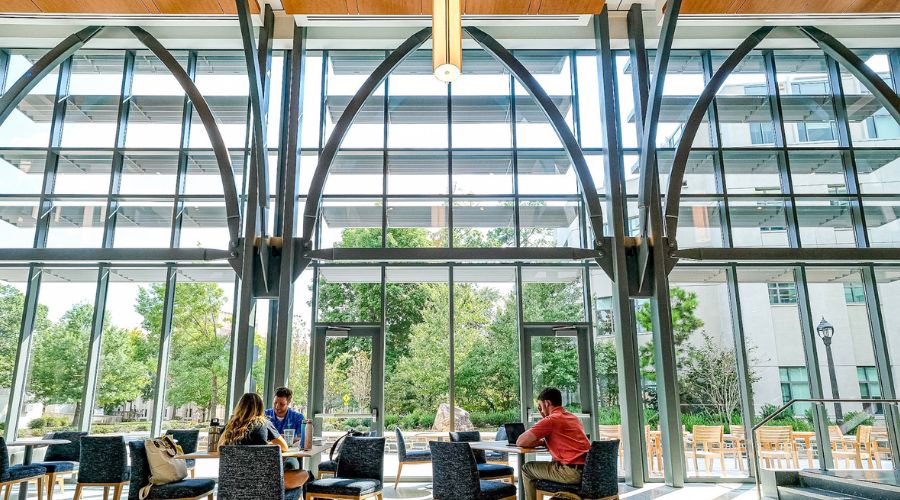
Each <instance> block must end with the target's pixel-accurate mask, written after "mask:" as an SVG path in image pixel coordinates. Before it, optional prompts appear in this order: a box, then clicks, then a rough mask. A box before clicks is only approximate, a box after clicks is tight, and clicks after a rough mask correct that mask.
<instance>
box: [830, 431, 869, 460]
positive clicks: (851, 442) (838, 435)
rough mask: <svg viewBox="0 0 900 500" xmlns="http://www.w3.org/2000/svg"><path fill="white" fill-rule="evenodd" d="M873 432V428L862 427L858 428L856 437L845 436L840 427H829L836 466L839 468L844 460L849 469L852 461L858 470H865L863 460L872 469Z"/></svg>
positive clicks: (832, 453) (832, 454)
mask: <svg viewBox="0 0 900 500" xmlns="http://www.w3.org/2000/svg"><path fill="white" fill-rule="evenodd" d="M871 432H872V426H870V425H860V426H858V427H857V428H856V435H855V436H845V435H844V433H843V432H842V431H841V428H840V426H837V425H830V426H828V437H829V438H830V439H831V456H832V458H834V465H835V467H838V464H839V460H840V459H844V466H845V468H847V469H850V468H852V467H851V466H850V460H853V465H855V466H856V468H857V469H862V468H863V460H865V461H866V463H867V464H868V466H869V468H870V469H871V468H872V465H873V464H872V454H871V453H869V438H870V435H871Z"/></svg>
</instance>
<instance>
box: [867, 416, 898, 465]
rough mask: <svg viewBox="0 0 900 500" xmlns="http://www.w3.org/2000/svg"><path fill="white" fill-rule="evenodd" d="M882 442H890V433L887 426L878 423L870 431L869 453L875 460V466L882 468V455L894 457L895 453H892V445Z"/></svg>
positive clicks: (888, 457)
mask: <svg viewBox="0 0 900 500" xmlns="http://www.w3.org/2000/svg"><path fill="white" fill-rule="evenodd" d="M882 443H888V433H887V427H885V426H883V425H877V426H874V427H872V430H871V431H870V432H869V445H868V446H869V450H868V451H869V454H870V455H871V456H872V458H873V459H874V460H875V466H876V467H877V468H879V469H880V468H881V456H882V455H884V456H885V458H887V459H893V458H892V457H893V455H892V454H891V445H890V444H888V445H887V446H882V445H881V444H882Z"/></svg>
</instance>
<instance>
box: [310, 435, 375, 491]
mask: <svg viewBox="0 0 900 500" xmlns="http://www.w3.org/2000/svg"><path fill="white" fill-rule="evenodd" d="M366 435H367V436H370V437H374V436H377V434H376V433H375V431H369V432H367V433H366ZM342 444H344V442H343V441H341V442H340V443H339V444H338V447H337V449H336V450H334V454H335V455H336V456H337V455H340V454H341V446H340V445H342ZM318 469H319V472H318V474H317V475H316V479H322V478H323V477H326V476H334V475H335V474H337V459H336V457H335V459H334V460H322V461H321V462H319V467H318Z"/></svg>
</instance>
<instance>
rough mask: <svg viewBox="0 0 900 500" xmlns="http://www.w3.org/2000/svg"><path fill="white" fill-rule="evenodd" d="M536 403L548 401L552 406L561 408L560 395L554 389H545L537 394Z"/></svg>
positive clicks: (557, 390)
mask: <svg viewBox="0 0 900 500" xmlns="http://www.w3.org/2000/svg"><path fill="white" fill-rule="evenodd" d="M537 398H538V401H550V404H552V405H553V406H562V393H561V392H559V389H557V388H555V387H546V388H544V389H543V390H541V393H540V394H538V397H537Z"/></svg>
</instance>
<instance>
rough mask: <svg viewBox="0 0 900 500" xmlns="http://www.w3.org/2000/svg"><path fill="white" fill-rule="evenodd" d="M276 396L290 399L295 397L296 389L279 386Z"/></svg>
mask: <svg viewBox="0 0 900 500" xmlns="http://www.w3.org/2000/svg"><path fill="white" fill-rule="evenodd" d="M275 397H276V398H284V399H287V400H288V401H291V400H292V399H294V391H292V390H290V389H288V388H287V387H279V388H278V389H275Z"/></svg>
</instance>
